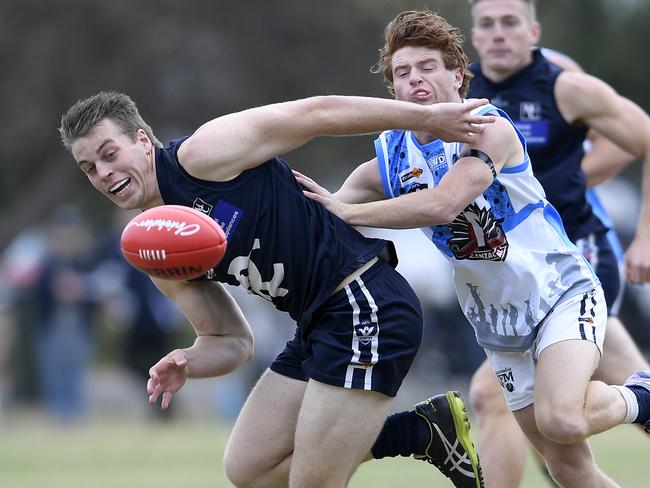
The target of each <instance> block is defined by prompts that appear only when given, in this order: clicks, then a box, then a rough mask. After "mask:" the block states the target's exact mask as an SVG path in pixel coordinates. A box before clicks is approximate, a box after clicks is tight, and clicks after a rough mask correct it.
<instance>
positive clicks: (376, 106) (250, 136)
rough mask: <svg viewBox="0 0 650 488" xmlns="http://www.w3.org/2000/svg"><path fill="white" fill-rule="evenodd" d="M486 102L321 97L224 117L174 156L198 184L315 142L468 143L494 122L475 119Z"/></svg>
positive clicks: (226, 176) (202, 129)
mask: <svg viewBox="0 0 650 488" xmlns="http://www.w3.org/2000/svg"><path fill="white" fill-rule="evenodd" d="M485 103H486V100H484V99H481V100H469V101H466V102H465V103H439V104H435V105H431V106H422V105H418V104H415V103H410V102H403V101H397V100H389V99H383V98H370V97H345V96H320V97H312V98H306V99H302V100H294V101H291V102H284V103H278V104H274V105H267V106H264V107H257V108H253V109H249V110H244V111H243V112H238V113H234V114H229V115H225V116H223V117H218V118H216V119H213V120H211V121H210V122H208V123H206V124H204V125H203V126H201V127H200V128H199V129H198V130H197V131H196V132H195V133H194V134H193V135H192V136H191V137H190V138H189V139H188V140H186V141H185V142H184V143H183V144H182V145H181V147H180V148H179V151H178V157H179V161H180V162H181V164H182V165H183V166H184V167H185V169H186V170H187V171H188V172H189V173H190V174H192V175H193V176H196V177H198V178H202V179H207V180H216V181H219V180H227V179H230V178H233V177H235V176H236V175H238V174H239V173H240V172H242V171H243V170H245V169H249V168H251V167H254V166H257V165H259V164H262V163H263V162H265V161H267V160H269V159H270V158H272V157H273V156H277V155H281V154H285V153H287V152H289V151H291V150H292V149H295V148H297V147H299V146H301V145H303V144H304V143H306V142H307V141H309V140H310V139H312V138H314V137H316V136H343V135H355V134H367V133H372V132H379V131H382V130H387V129H411V130H426V131H429V132H431V133H432V134H435V135H436V136H438V137H439V138H441V139H444V140H457V141H470V140H473V138H474V137H475V135H476V134H480V133H481V132H482V131H483V128H484V125H482V124H485V123H490V122H492V121H493V120H494V117H492V116H479V115H473V114H472V113H471V112H472V110H474V109H475V108H477V107H479V106H481V105H484V104H485Z"/></svg>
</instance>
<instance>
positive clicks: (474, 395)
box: [469, 366, 508, 418]
mask: <svg viewBox="0 0 650 488" xmlns="http://www.w3.org/2000/svg"><path fill="white" fill-rule="evenodd" d="M469 404H470V408H471V409H472V412H474V413H476V415H477V416H478V417H479V418H480V417H481V416H482V415H486V414H498V413H507V412H508V407H507V405H506V402H505V399H504V398H503V393H502V392H501V387H500V386H499V382H498V380H497V379H496V377H495V376H494V373H493V372H492V370H490V369H489V368H485V367H483V366H482V367H481V368H479V369H478V371H477V372H476V373H474V376H473V377H472V381H471V383H470V385H469Z"/></svg>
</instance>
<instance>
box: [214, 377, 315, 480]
mask: <svg viewBox="0 0 650 488" xmlns="http://www.w3.org/2000/svg"><path fill="white" fill-rule="evenodd" d="M306 387H307V382H305V381H298V380H294V379H291V378H288V377H286V376H282V375H279V374H277V373H275V372H273V371H271V370H266V372H265V373H264V374H263V375H262V377H261V378H260V380H259V381H258V383H257V385H255V388H253V391H252V392H251V394H250V395H249V397H248V399H247V400H246V403H245V404H244V407H243V408H242V411H241V413H240V414H239V417H238V418H237V421H236V422H235V426H234V427H233V431H232V434H231V435H230V439H229V440H228V445H227V446H226V452H225V455H224V468H225V471H226V475H227V476H228V478H229V479H230V481H231V482H232V483H233V484H234V485H235V486H238V487H240V488H241V487H256V486H263V487H265V488H266V487H268V488H272V487H278V488H280V487H284V488H286V487H287V486H288V484H289V465H290V464H291V456H292V454H293V443H294V434H295V430H296V421H297V418H298V412H299V411H300V405H301V404H302V399H303V396H304V393H305V389H306Z"/></svg>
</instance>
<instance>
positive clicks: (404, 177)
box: [399, 168, 424, 183]
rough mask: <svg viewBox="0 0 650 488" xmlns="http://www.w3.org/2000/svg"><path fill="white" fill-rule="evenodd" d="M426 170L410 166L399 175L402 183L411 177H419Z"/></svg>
mask: <svg viewBox="0 0 650 488" xmlns="http://www.w3.org/2000/svg"><path fill="white" fill-rule="evenodd" d="M422 173H424V170H423V169H422V168H410V169H409V170H408V171H405V172H404V173H402V174H400V175H399V179H400V181H401V182H402V183H406V182H407V181H408V180H410V179H411V178H419V177H420V176H421V175H422Z"/></svg>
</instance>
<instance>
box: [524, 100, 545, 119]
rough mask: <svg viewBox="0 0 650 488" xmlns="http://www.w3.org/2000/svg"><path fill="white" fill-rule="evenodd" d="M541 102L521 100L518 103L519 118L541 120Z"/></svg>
mask: <svg viewBox="0 0 650 488" xmlns="http://www.w3.org/2000/svg"><path fill="white" fill-rule="evenodd" d="M541 118H542V104H541V103H539V102H521V103H520V104H519V120H541Z"/></svg>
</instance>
